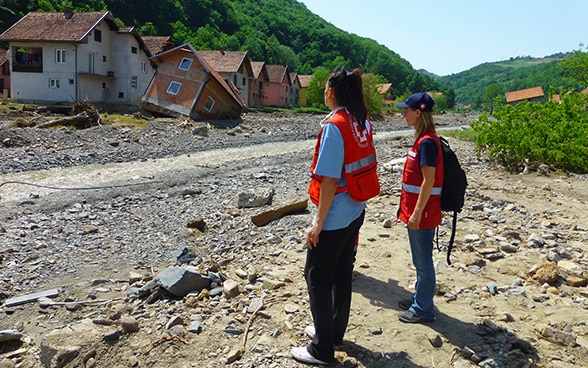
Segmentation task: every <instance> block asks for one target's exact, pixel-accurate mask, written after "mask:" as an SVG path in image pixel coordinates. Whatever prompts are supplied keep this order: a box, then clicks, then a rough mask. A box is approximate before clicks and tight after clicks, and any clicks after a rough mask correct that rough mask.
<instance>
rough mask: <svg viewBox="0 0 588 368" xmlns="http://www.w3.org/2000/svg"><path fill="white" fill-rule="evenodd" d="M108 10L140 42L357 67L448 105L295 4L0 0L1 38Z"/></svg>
mask: <svg viewBox="0 0 588 368" xmlns="http://www.w3.org/2000/svg"><path fill="white" fill-rule="evenodd" d="M66 6H71V7H72V8H73V9H74V10H75V11H105V10H109V11H110V12H111V13H112V15H113V16H114V17H115V18H117V19H118V20H119V21H120V23H121V25H122V24H124V25H127V26H134V27H136V28H137V29H138V30H139V32H140V33H141V34H142V35H161V36H172V37H173V39H174V42H175V43H176V44H182V43H185V42H190V43H191V44H192V45H193V46H194V47H195V48H196V49H201V50H218V49H221V48H224V49H226V50H246V51H248V53H249V56H250V58H251V60H263V61H265V62H267V63H270V64H287V65H288V66H289V68H290V70H291V71H296V72H298V73H301V74H311V73H312V72H313V69H314V68H316V67H319V66H323V67H327V68H328V69H330V70H332V69H335V68H337V67H339V66H342V65H345V66H346V67H348V68H353V67H361V68H362V69H363V70H364V71H365V72H366V73H372V74H376V75H380V76H382V77H383V79H384V80H386V81H388V82H390V83H392V89H393V91H394V93H395V95H397V96H398V95H401V94H406V93H408V92H415V91H422V90H427V91H441V92H443V93H444V94H445V96H447V102H448V105H449V106H450V107H451V106H452V105H453V102H454V98H453V97H454V94H453V91H451V90H450V89H448V88H446V87H444V86H442V85H441V84H439V83H438V82H436V81H435V80H433V79H432V78H430V77H429V76H426V75H424V74H422V73H419V72H417V71H415V70H414V69H413V68H412V66H411V65H410V63H409V62H408V61H407V60H405V59H403V58H401V57H400V56H399V55H398V54H396V53H394V52H393V51H392V50H390V49H388V48H386V47H384V46H382V45H380V44H378V43H377V42H376V41H374V40H371V39H367V38H362V37H359V36H357V35H353V34H350V33H348V32H345V31H343V30H340V29H338V28H336V27H335V26H333V25H332V24H330V23H328V22H326V21H325V20H323V19H322V18H320V17H319V16H317V15H315V14H313V13H312V12H310V11H309V10H308V9H307V8H306V6H305V5H304V4H303V3H300V2H298V1H295V0H142V1H140V2H138V1H132V0H78V1H73V0H28V1H23V0H0V8H2V11H1V12H0V13H1V18H0V31H4V30H5V29H6V28H8V27H10V25H12V24H13V23H14V22H16V21H17V20H18V19H20V17H22V16H23V15H24V14H26V13H27V12H29V11H62V10H63V8H64V7H66Z"/></svg>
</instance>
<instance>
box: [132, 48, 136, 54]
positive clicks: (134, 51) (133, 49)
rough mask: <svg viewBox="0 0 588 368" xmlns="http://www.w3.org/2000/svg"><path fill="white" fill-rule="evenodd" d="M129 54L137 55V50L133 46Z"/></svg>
mask: <svg viewBox="0 0 588 368" xmlns="http://www.w3.org/2000/svg"><path fill="white" fill-rule="evenodd" d="M131 53H133V54H136V53H137V48H136V47H135V46H132V47H131Z"/></svg>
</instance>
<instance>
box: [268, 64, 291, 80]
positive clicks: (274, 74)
mask: <svg viewBox="0 0 588 368" xmlns="http://www.w3.org/2000/svg"><path fill="white" fill-rule="evenodd" d="M265 67H266V69H267V74H268V76H269V81H270V82H273V83H282V82H283V81H284V78H288V84H290V80H289V79H290V76H289V75H288V66H287V65H266V66H265Z"/></svg>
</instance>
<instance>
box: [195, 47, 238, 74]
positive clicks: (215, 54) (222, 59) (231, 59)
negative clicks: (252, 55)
mask: <svg viewBox="0 0 588 368" xmlns="http://www.w3.org/2000/svg"><path fill="white" fill-rule="evenodd" d="M198 54H200V56H202V57H203V58H204V59H206V62H207V63H208V64H210V65H211V66H212V67H213V68H214V70H216V71H217V72H219V73H236V72H238V71H239V68H241V65H242V64H243V63H244V62H245V61H246V60H247V51H222V50H221V51H198Z"/></svg>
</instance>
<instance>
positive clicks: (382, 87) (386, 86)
mask: <svg viewBox="0 0 588 368" xmlns="http://www.w3.org/2000/svg"><path fill="white" fill-rule="evenodd" d="M376 88H378V92H379V93H381V94H386V93H388V92H390V88H392V83H381V84H378V85H377V86H376Z"/></svg>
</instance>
